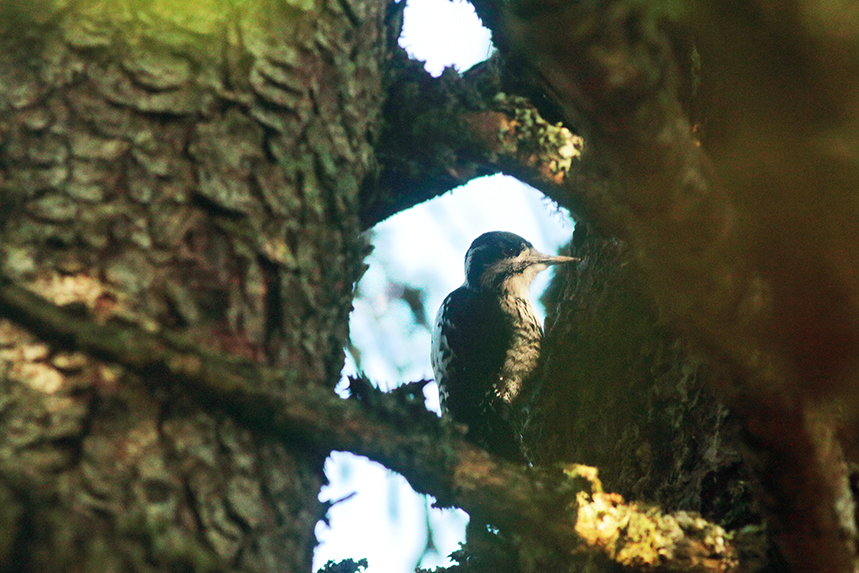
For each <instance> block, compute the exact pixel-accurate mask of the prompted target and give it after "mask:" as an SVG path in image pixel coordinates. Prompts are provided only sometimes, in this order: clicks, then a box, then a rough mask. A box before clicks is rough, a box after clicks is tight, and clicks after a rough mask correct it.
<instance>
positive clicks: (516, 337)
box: [431, 231, 579, 461]
mask: <svg viewBox="0 0 859 573" xmlns="http://www.w3.org/2000/svg"><path fill="white" fill-rule="evenodd" d="M578 260H579V259H576V258H573V257H562V256H551V255H545V254H543V253H541V252H539V251H537V250H536V249H534V246H533V245H532V244H531V243H529V242H528V241H526V240H525V239H523V238H522V237H520V236H519V235H514V234H513V233H505V232H502V231H493V232H491V233H484V234H483V235H480V236H479V237H477V238H476V239H475V240H474V242H473V243H471V246H470V247H469V249H468V252H467V253H466V255H465V283H464V284H463V285H462V286H461V287H459V288H458V289H456V290H455V291H453V292H452V293H450V294H449V295H448V296H447V298H445V300H444V302H443V303H442V305H441V308H439V311H438V315H437V317H436V322H435V329H434V330H433V337H432V356H431V360H432V368H433V372H434V374H435V380H436V383H437V384H438V387H439V395H440V399H441V409H442V414H444V415H445V416H449V417H450V418H452V419H453V420H454V421H456V422H459V423H462V424H465V425H466V426H468V431H467V434H466V437H467V438H468V439H469V440H471V441H472V442H474V443H475V444H477V445H479V446H481V447H483V448H484V449H486V450H487V451H490V452H492V453H495V454H498V455H501V456H504V457H506V458H507V459H510V460H513V461H524V457H523V455H522V450H521V445H520V444H521V439H520V437H519V431H518V425H519V424H518V421H517V420H516V417H517V408H518V407H519V406H521V404H520V403H519V402H518V401H517V398H520V397H521V393H522V390H523V384H524V382H525V381H526V380H527V378H528V377H529V376H530V375H531V374H532V373H533V372H534V370H535V369H536V368H537V365H538V361H539V358H540V343H541V341H542V338H543V329H542V328H541V326H540V322H539V321H538V320H537V316H536V314H535V312H534V307H533V306H532V305H531V299H530V288H531V283H532V282H533V280H534V278H535V277H536V276H537V273H539V272H540V271H542V270H544V269H546V268H547V267H548V266H549V265H555V264H559V263H566V262H573V261H578Z"/></svg>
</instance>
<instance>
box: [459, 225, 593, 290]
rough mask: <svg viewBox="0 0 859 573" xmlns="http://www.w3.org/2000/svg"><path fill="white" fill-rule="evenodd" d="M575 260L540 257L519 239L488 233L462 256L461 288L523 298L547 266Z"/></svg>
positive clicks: (506, 234)
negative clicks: (463, 266) (462, 277)
mask: <svg viewBox="0 0 859 573" xmlns="http://www.w3.org/2000/svg"><path fill="white" fill-rule="evenodd" d="M578 260H579V259H577V258H574V257H563V256H554V255H547V254H544V253H541V252H540V251H538V250H537V249H535V248H534V245H532V244H531V243H530V242H528V241H526V240H525V239H523V238H522V237H520V236H519V235H515V234H513V233H506V232H503V231H492V232H490V233H484V234H482V235H480V236H479V237H477V238H476V239H474V242H473V243H471V246H470V247H469V248H468V252H467V253H466V254H465V286H466V287H468V288H470V289H473V290H479V291H486V292H509V293H511V294H515V295H517V296H521V297H523V298H526V297H527V296H528V291H529V289H530V287H531V283H532V282H533V281H534V278H535V277H536V276H537V273H539V272H540V271H542V270H544V269H546V268H547V267H549V266H550V265H557V264H559V263H569V262H575V261H578Z"/></svg>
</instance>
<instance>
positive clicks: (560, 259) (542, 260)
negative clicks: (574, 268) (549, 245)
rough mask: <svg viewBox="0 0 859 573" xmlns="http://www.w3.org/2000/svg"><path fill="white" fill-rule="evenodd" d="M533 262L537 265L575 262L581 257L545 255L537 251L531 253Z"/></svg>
mask: <svg viewBox="0 0 859 573" xmlns="http://www.w3.org/2000/svg"><path fill="white" fill-rule="evenodd" d="M532 256H533V259H532V260H533V263H532V264H539V265H547V266H548V265H559V264H561V263H577V262H579V261H581V259H579V258H577V257H564V256H561V255H545V254H543V253H541V252H539V251H534V253H533V255H532Z"/></svg>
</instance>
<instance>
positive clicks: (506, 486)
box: [0, 0, 859, 572]
mask: <svg viewBox="0 0 859 573" xmlns="http://www.w3.org/2000/svg"><path fill="white" fill-rule="evenodd" d="M476 6H477V8H478V10H479V11H480V13H481V15H482V17H483V18H484V20H485V21H486V22H487V24H488V25H489V26H490V27H491V28H492V29H493V32H494V35H495V40H496V42H497V44H498V45H499V46H500V47H501V49H502V55H503V56H504V57H503V60H502V61H500V62H499V61H495V62H491V63H488V64H486V65H483V66H481V67H480V68H479V69H476V70H474V71H472V72H470V73H468V74H465V75H464V76H463V77H458V76H456V74H451V73H448V74H446V75H444V76H442V78H440V79H439V80H433V79H431V78H429V77H428V76H427V75H426V74H425V73H424V72H423V71H422V70H421V69H420V66H418V65H417V64H414V63H411V62H408V61H407V59H406V58H405V57H404V56H403V54H402V52H401V51H399V50H398V49H397V48H396V47H395V39H396V36H397V34H398V31H399V28H398V15H399V9H398V7H397V6H394V5H390V6H389V5H387V4H386V3H384V2H381V1H376V2H360V1H356V2H350V1H349V0H338V1H334V0H330V1H327V2H326V1H322V0H320V1H319V2H311V1H307V2H303V1H300V0H296V1H294V2H280V1H275V0H267V1H262V0H261V1H259V2H238V1H235V2H230V1H211V2H199V3H193V2H191V3H185V4H182V5H179V4H177V3H173V2H167V1H166V0H149V1H146V2H112V3H102V2H97V1H88V0H84V1H82V2H76V3H71V4H68V3H64V2H54V1H52V0H41V1H40V2H37V3H35V4H34V5H30V4H28V5H23V4H19V3H17V2H14V1H12V0H8V1H3V2H0V26H2V36H0V42H2V48H0V86H2V89H0V185H2V213H3V217H2V237H3V240H2V241H0V264H2V284H0V315H2V316H4V317H5V319H4V322H2V323H0V361H2V362H0V363H2V367H3V368H2V377H0V395H2V397H3V400H2V404H3V406H2V416H0V427H1V428H2V432H0V444H2V447H0V498H2V499H3V500H4V503H3V504H2V505H3V511H2V516H0V517H2V523H4V524H5V527H3V528H2V530H3V534H2V537H0V557H2V559H3V565H4V567H5V568H6V569H7V570H10V571H11V570H15V571H66V570H69V571H70V570H88V571H98V570H108V569H110V570H122V571H167V570H178V569H182V570H193V571H218V570H225V571H226V570H238V571H249V572H251V571H275V570H278V571H281V570H286V571H306V570H308V569H309V567H310V557H311V553H312V549H313V545H314V537H313V529H314V525H315V523H316V521H317V520H318V519H319V518H320V517H321V515H322V514H323V513H324V510H325V508H324V507H322V506H321V504H319V502H318V501H317V497H316V496H317V493H318V490H319V487H320V485H321V483H322V479H323V476H322V474H321V461H322V459H323V457H324V455H325V454H326V453H327V452H328V451H329V450H330V449H333V448H342V449H350V450H352V451H355V452H357V453H362V454H364V455H368V456H370V457H372V458H373V459H377V460H379V461H381V462H383V463H386V464H387V465H388V466H389V467H391V468H392V469H395V470H397V471H401V472H402V473H403V474H404V475H405V476H406V477H408V478H409V479H410V480H411V481H412V483H413V484H414V485H415V486H416V487H417V488H418V489H420V490H421V491H426V492H428V493H433V494H435V495H436V496H437V497H438V498H439V499H440V500H443V501H444V502H446V503H451V504H459V505H461V506H462V507H464V508H466V509H467V510H469V511H471V512H473V513H474V514H475V515H478V516H480V517H481V519H484V520H485V521H487V522H490V523H496V524H498V525H500V526H502V528H503V529H502V535H501V537H500V538H498V539H494V540H490V541H488V542H486V540H484V542H486V544H484V545H477V546H474V547H472V548H470V549H469V552H468V553H466V554H463V555H461V557H463V562H462V563H461V564H460V565H459V566H457V567H458V568H459V569H460V570H462V571H480V570H481V567H483V570H485V569H486V567H487V564H489V566H490V568H492V567H494V568H495V570H497V567H496V564H497V556H498V555H502V556H504V557H505V561H506V562H505V563H504V564H503V565H504V567H509V568H511V569H514V570H515V569H520V568H521V569H522V570H529V569H534V568H535V567H536V568H539V567H543V568H549V567H551V568H553V569H554V570H565V569H567V570H605V569H611V568H614V567H617V566H619V565H618V564H624V565H630V566H634V567H637V568H640V569H641V570H646V571H651V570H657V569H659V568H663V569H669V570H677V571H761V570H782V569H784V568H787V569H789V570H791V571H794V572H797V571H824V570H825V571H832V572H841V571H844V572H847V571H852V570H853V568H854V563H855V561H856V549H855V547H856V543H855V542H856V539H855V538H856V524H855V501H854V492H855V491H856V482H857V481H859V480H857V478H856V470H855V468H856V467H857V465H856V464H857V462H859V459H857V449H856V447H855V444H856V440H855V433H856V432H855V430H856V425H857V424H856V405H857V400H856V394H855V391H854V390H853V386H854V382H855V380H854V379H855V376H856V372H857V371H859V368H857V366H859V363H857V360H859V358H857V356H859V353H857V352H856V346H857V344H859V342H857V341H859V305H857V303H856V301H857V300H859V296H857V295H859V286H857V285H859V283H857V282H856V280H855V278H856V276H857V274H859V273H857V269H859V260H857V258H856V257H857V254H856V253H857V252H859V250H857V248H856V247H857V245H859V241H857V236H856V233H857V231H856V229H857V227H856V225H854V224H853V222H854V221H855V217H856V211H857V195H856V193H855V181H857V180H859V177H857V175H859V173H856V171H857V161H856V149H857V148H859V147H857V146H856V142H855V134H856V133H857V132H859V131H857V129H856V127H857V125H856V122H857V120H858V119H859V118H857V117H856V116H857V114H856V106H855V102H856V101H859V98H857V93H856V92H857V89H859V69H857V66H859V64H857V62H859V58H857V57H856V55H857V52H859V49H858V48H859V36H857V30H859V25H857V20H859V17H857V16H856V13H855V10H854V11H850V9H849V8H848V7H842V8H843V10H844V11H843V13H841V12H839V13H838V14H837V15H836V16H834V17H833V15H832V13H831V12H830V11H828V10H827V7H826V6H825V5H823V4H822V3H821V4H818V3H815V2H795V3H789V4H785V5H783V6H781V5H780V6H776V5H774V4H772V3H757V2H746V3H740V2H711V3H701V4H697V3H688V4H685V3H670V4H663V3H659V4H658V5H657V4H653V5H650V4H648V3H646V2H638V1H626V2H569V3H567V2H543V1H541V0H522V1H517V2H505V3H501V2H496V1H492V0H490V1H481V2H476ZM690 38H691V39H690ZM693 46H694V53H695V54H698V57H699V59H700V63H701V67H700V72H699V71H697V69H696V70H695V72H694V73H692V74H687V73H686V72H687V71H688V70H689V68H691V67H692V65H693V64H692V59H691V56H690V53H689V52H690V51H691V49H692V47H693ZM695 61H696V62H697V61H699V60H695ZM696 65H697V64H696ZM684 80H689V81H684ZM699 83H700V85H698V84H699ZM810 84H813V85H814V86H815V87H816V89H815V90H813V91H812V90H809V85H810ZM690 86H698V87H697V88H696V89H698V90H703V91H701V92H700V93H703V94H704V95H706V96H707V97H706V98H703V99H705V100H706V101H709V102H710V103H711V105H710V106H709V107H708V108H706V114H705V115H706V119H707V121H706V122H705V124H704V125H703V127H704V129H701V128H702V126H701V125H697V126H696V125H693V120H692V116H691V115H690V113H689V110H690V109H693V108H694V109H695V110H696V111H695V113H696V117H697V116H698V115H700V112H701V108H700V107H699V105H700V103H701V101H700V100H695V102H694V105H693V106H690V105H688V99H689V98H688V94H687V93H685V92H684V90H687V89H691V87H690ZM514 92H518V93H519V95H516V94H515V93H514ZM523 94H524V95H526V96H528V97H530V98H532V102H533V103H536V104H538V107H539V111H540V112H542V114H543V116H545V117H551V118H552V122H551V123H550V122H546V121H545V120H544V119H543V118H542V117H541V115H540V113H538V110H537V109H536V108H535V107H534V106H533V105H532V103H530V102H529V101H528V100H526V99H524V98H523V97H521V95H523ZM684 104H685V105H684ZM559 120H563V122H564V125H566V127H564V126H562V125H556V124H555V123H554V122H556V121H559ZM695 133H698V134H699V136H700V134H702V133H703V134H706V137H703V138H702V137H696V136H695V135H694V134H695ZM581 136H584V140H583V139H582V137H581ZM583 141H584V145H583ZM583 149H584V151H583ZM800 153H801V154H802V155H801V156H799V155H798V154H800ZM496 171H506V172H509V173H514V174H516V175H518V176H519V177H521V178H523V179H524V180H527V181H528V182H530V183H532V184H533V185H535V186H537V187H539V188H540V189H541V190H543V191H544V192H545V193H546V194H547V195H549V196H551V197H552V198H554V199H556V200H557V201H559V202H560V203H562V204H564V205H566V206H568V207H571V208H572V209H573V210H574V211H575V212H576V213H577V214H578V215H579V217H580V218H581V220H582V221H583V222H585V223H587V228H588V229H589V230H590V231H591V232H588V233H584V232H582V234H580V235H578V237H577V239H576V241H574V245H573V248H574V249H575V250H576V252H577V254H578V255H580V256H582V257H583V258H584V263H583V264H582V265H581V266H580V267H579V268H578V269H576V270H573V271H571V272H570V273H568V274H567V275H566V276H564V277H562V281H561V282H559V283H558V284H557V285H556V286H555V293H556V294H555V297H556V298H554V299H553V300H554V302H553V303H552V306H553V308H555V307H556V310H553V312H552V314H551V315H550V329H549V341H548V345H547V349H548V352H547V359H546V364H545V368H544V376H543V377H542V378H541V379H540V380H539V382H540V384H541V386H540V392H539V393H537V395H536V397H535V400H534V403H533V404H532V408H531V413H532V418H531V420H530V423H529V425H528V427H527V428H526V436H525V437H526V442H527V444H528V447H529V449H530V450H531V452H532V454H533V456H534V458H535V460H536V461H537V462H538V467H537V468H533V469H526V468H519V467H515V466H511V465H510V464H505V463H503V462H499V461H498V460H495V459H492V458H491V457H489V456H488V455H485V454H484V453H482V452H480V451H477V450H475V449H474V448H472V447H470V446H469V445H468V444H465V443H463V442H462V440H461V438H458V437H457V435H456V429H455V428H450V427H439V425H438V424H437V423H436V422H435V421H434V420H432V419H431V418H427V417H426V416H419V415H417V417H418V419H420V420H421V423H420V424H418V425H414V424H410V423H409V420H410V418H408V416H412V417H413V418H414V417H415V416H416V412H415V411H416V408H415V393H414V392H412V391H411V390H406V391H404V392H403V393H401V394H400V395H398V396H396V397H384V396H379V395H377V394H375V393H374V392H372V391H371V390H369V389H368V388H366V387H364V386H362V384H361V383H359V382H356V384H355V386H354V390H355V393H356V396H357V400H356V401H349V402H343V401H340V400H339V399H338V398H336V397H335V396H334V394H333V391H332V389H333V385H334V384H335V382H336V381H337V378H338V375H339V371H340V367H341V365H342V356H343V354H342V348H343V344H344V342H345V339H346V336H347V324H348V312H349V308H350V302H351V295H352V285H353V284H354V281H355V280H357V278H358V276H359V275H360V272H361V256H362V254H363V245H362V241H361V238H360V231H361V229H362V228H366V227H369V226H371V225H372V224H374V223H375V222H377V221H378V220H380V219H383V218H384V217H387V216H389V215H391V214H392V213H394V212H396V211H398V210H401V209H403V208H406V207H408V206H410V205H412V204H415V203H417V202H419V201H422V200H426V199H427V198H429V197H432V196H434V195H436V194H438V193H441V192H443V191H446V190H447V189H448V188H449V187H450V186H452V185H454V184H457V183H459V182H462V181H465V180H467V179H469V178H471V177H474V176H476V175H480V174H484V173H490V172H496ZM579 228H580V229H582V230H584V229H585V226H584V225H581V226H580V227H579ZM21 287H26V288H27V289H30V291H33V292H35V293H38V294H39V295H40V296H41V297H43V298H44V299H47V300H48V301H50V302H52V303H53V305H54V306H52V305H50V304H46V302H45V300H43V299H41V298H34V297H31V296H29V295H27V294H26V291H22V290H21ZM176 335H179V336H178V337H177V336H176ZM418 395H419V393H418ZM570 462H577V463H582V462H584V463H590V464H594V465H596V466H598V468H599V469H600V471H601V472H602V474H601V475H602V477H603V479H604V484H605V487H606V489H607V490H608V491H604V490H603V486H602V485H601V484H600V481H599V480H597V479H596V477H595V473H594V471H593V470H591V469H587V468H582V467H580V466H571V465H569V463H570ZM557 464H561V465H557ZM564 464H567V465H564ZM621 494H622V495H623V496H625V498H626V501H624V499H623V498H621ZM629 500H632V501H633V503H629ZM648 504H650V505H648ZM689 510H694V511H697V512H700V513H701V514H702V515H703V518H701V517H697V516H696V515H695V514H692V513H689ZM671 512H673V513H671ZM708 520H710V521H708ZM713 522H717V523H713ZM718 524H721V525H723V526H725V527H727V528H728V529H730V530H732V531H730V532H727V533H726V531H725V529H724V528H723V527H720V526H719V525H718ZM499 549H500V551H499ZM571 553H572V554H577V555H578V554H585V555H586V557H584V558H578V557H576V558H573V557H571ZM465 557H467V559H466V558H465ZM493 557H495V558H496V559H493Z"/></svg>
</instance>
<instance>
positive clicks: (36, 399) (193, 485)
mask: <svg viewBox="0 0 859 573" xmlns="http://www.w3.org/2000/svg"><path fill="white" fill-rule="evenodd" d="M385 9H386V6H385V4H384V3H383V2H374V3H362V2H355V3H354V4H350V3H349V2H339V3H338V2H330V3H329V2H320V3H313V2H300V1H299V2H278V1H271V2H268V1H261V2H219V1H213V2H186V3H174V2H162V1H157V0H156V1H154V2H143V3H140V2H124V1H120V2H106V3H105V2H88V1H85V2H80V3H74V4H72V5H70V4H67V3H65V2H52V1H45V2H38V3H36V5H31V4H30V3H16V2H3V3H2V7H0V26H2V28H3V31H2V48H0V78H2V79H0V86H2V87H0V181H2V194H3V200H4V208H3V215H4V218H3V223H4V225H3V231H2V232H3V240H2V247H0V259H2V269H3V271H2V272H3V274H4V275H5V276H6V277H7V278H9V279H11V280H13V281H15V282H16V283H19V284H21V285H26V286H28V287H29V288H31V289H32V290H34V291H36V292H38V293H40V294H42V295H43V296H46V297H47V298H49V299H50V300H52V301H53V302H55V303H56V304H58V305H62V306H65V307H75V308H79V309H80V310H81V312H87V313H90V314H91V315H92V316H93V319H94V320H96V321H98V322H100V323H109V322H111V321H129V322H132V323H136V324H142V325H149V327H150V328H168V329H171V330H175V331H178V332H183V333H186V334H188V335H189V336H191V337H192V338H193V339H194V340H195V341H196V342H197V343H198V344H200V345H202V346H206V347H209V348H211V349H217V350H219V351H222V352H224V353H228V354H230V355H233V356H238V357H244V358H248V359H252V360H254V361H256V362H259V363H260V364H268V365H272V366H278V367H282V368H285V369H289V370H290V371H292V372H294V373H295V375H296V376H298V377H300V378H302V379H305V380H306V381H308V382H315V383H318V384H320V385H322V386H325V385H327V387H329V388H333V385H334V383H335V382H336V380H337V378H338V376H339V372H340V370H341V367H342V363H343V350H342V349H343V343H344V340H345V338H346V336H347V331H348V314H349V310H350V304H351V293H352V285H353V283H354V281H355V280H356V279H357V278H358V276H359V274H360V267H361V257H362V252H363V247H362V243H361V241H360V238H359V219H358V207H357V205H358V201H357V197H358V190H359V187H360V185H361V182H362V181H364V179H365V178H366V177H367V175H368V173H371V172H372V169H373V151H372V146H371V143H372V139H373V138H374V134H375V133H377V132H378V129H379V123H380V107H381V103H382V101H383V93H382V65H383V63H384V62H385V59H386V57H387V50H388V48H387V46H388V39H387V37H386V36H385V31H386V30H385V22H384V18H385ZM0 330H1V331H2V372H3V375H2V394H3V404H4V406H3V416H2V421H0V424H2V429H0V434H2V442H3V447H2V452H3V453H2V460H0V466H1V467H2V472H1V473H2V476H3V483H4V485H5V487H6V488H7V491H9V492H11V493H9V494H8V495H9V496H11V497H13V498H15V499H16V500H17V501H18V502H19V503H20V504H21V505H20V507H21V508H22V509H21V515H22V518H21V519H20V520H18V521H17V527H16V528H10V529H9V530H8V531H5V532H4V535H5V536H6V543H7V544H8V545H7V547H11V549H10V550H9V551H8V552H7V553H6V555H5V557H6V562H5V563H6V566H7V567H8V570H15V571H107V570H114V571H166V570H178V569H180V568H184V570H194V571H203V570H206V571H209V570H227V569H235V570H241V571H275V570H277V571H307V570H309V569H310V566H311V558H312V551H313V547H314V545H315V537H314V526H315V524H316V522H317V521H318V519H319V518H320V517H322V515H324V512H325V509H326V508H325V507H324V506H322V505H321V504H320V503H319V502H318V501H317V493H318V491H319V488H320V486H321V484H322V481H323V479H324V478H323V475H322V461H323V459H324V456H325V452H320V451H301V450H300V449H296V448H294V447H292V448H291V447H287V446H286V445H285V444H283V443H280V442H279V441H276V440H273V439H271V438H268V437H265V436H261V435H259V434H257V433H255V432H253V431H250V430H249V429H247V428H245V427H242V426H240V425H238V424H236V422H235V421H234V420H233V419H232V418H231V417H229V416H225V415H223V414H218V413H216V412H212V411H208V410H207V409H206V408H205V407H201V406H200V405H199V404H194V403H192V402H190V401H189V400H188V398H187V395H186V393H184V392H183V391H182V389H181V388H174V389H171V390H169V391H160V392H154V391H153V383H154V381H153V376H155V377H156V378H157V375H155V374H153V373H145V372H144V373H140V372H138V373H130V372H128V371H127V370H124V369H122V368H118V367H116V366H115V365H111V364H107V363H103V362H100V361H98V360H95V359H93V358H92V357H91V356H88V355H86V354H81V353H74V352H72V353H70V352H63V351H58V350H57V349H55V348H53V347H51V346H50V345H46V344H45V343H44V342H43V341H41V340H39V339H37V338H35V337H33V336H32V335H31V334H29V333H28V332H27V330H26V328H20V327H18V326H13V325H11V324H10V323H8V322H5V323H3V324H2V328H0ZM9 488H11V489H9ZM12 522H13V523H15V521H14V520H12Z"/></svg>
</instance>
